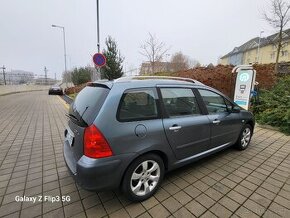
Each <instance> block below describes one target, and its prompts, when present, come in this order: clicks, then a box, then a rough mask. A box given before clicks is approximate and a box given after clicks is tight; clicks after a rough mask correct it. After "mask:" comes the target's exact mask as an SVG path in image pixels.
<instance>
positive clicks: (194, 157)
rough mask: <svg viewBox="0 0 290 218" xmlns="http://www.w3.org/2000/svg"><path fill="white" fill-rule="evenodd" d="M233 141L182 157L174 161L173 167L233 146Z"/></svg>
mask: <svg viewBox="0 0 290 218" xmlns="http://www.w3.org/2000/svg"><path fill="white" fill-rule="evenodd" d="M232 144H233V143H232V142H228V143H225V144H223V145H220V146H218V147H214V148H212V149H209V150H206V151H203V152H201V153H198V154H196V155H193V156H190V157H187V158H184V159H181V160H178V161H176V162H175V163H174V166H173V168H176V167H179V166H180V165H185V164H186V163H189V162H193V161H196V160H199V159H201V158H203V157H205V156H208V155H210V154H213V153H215V152H217V151H219V150H222V149H224V148H226V147H228V146H231V145H232Z"/></svg>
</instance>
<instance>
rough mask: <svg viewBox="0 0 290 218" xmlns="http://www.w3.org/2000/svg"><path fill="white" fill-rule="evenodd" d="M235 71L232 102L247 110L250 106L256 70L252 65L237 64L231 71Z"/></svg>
mask: <svg viewBox="0 0 290 218" xmlns="http://www.w3.org/2000/svg"><path fill="white" fill-rule="evenodd" d="M235 72H237V78H236V85H235V94H234V102H235V103H236V104H237V105H239V106H240V107H242V108H244V109H246V110H248V109H249V106H250V98H251V93H252V92H253V91H254V87H255V80H256V71H255V70H254V68H253V66H252V65H238V66H236V67H235V68H234V69H233V70H232V73H235Z"/></svg>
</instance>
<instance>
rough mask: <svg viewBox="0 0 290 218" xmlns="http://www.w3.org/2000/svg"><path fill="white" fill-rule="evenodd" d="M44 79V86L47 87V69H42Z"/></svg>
mask: <svg viewBox="0 0 290 218" xmlns="http://www.w3.org/2000/svg"><path fill="white" fill-rule="evenodd" d="M44 79H45V85H48V84H47V68H46V67H44Z"/></svg>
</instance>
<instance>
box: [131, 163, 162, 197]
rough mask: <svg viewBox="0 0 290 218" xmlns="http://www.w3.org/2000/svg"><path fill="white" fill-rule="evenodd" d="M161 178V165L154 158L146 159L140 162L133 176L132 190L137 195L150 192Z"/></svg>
mask: <svg viewBox="0 0 290 218" xmlns="http://www.w3.org/2000/svg"><path fill="white" fill-rule="evenodd" d="M159 179H160V166H159V164H158V163H157V162H156V161H154V160H146V161H144V162H142V163H141V164H139V165H138V166H137V167H136V169H135V170H134V171H133V174H132V176H131V182H130V186H131V190H132V192H133V193H134V194H135V195H137V196H144V195H146V194H148V193H150V192H151V191H152V190H154V188H155V187H156V185H157V184H158V181H159Z"/></svg>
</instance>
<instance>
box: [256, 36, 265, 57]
mask: <svg viewBox="0 0 290 218" xmlns="http://www.w3.org/2000/svg"><path fill="white" fill-rule="evenodd" d="M263 32H264V31H261V32H260V37H259V44H258V54H257V62H258V63H260V60H259V59H260V45H261V36H262V33H263Z"/></svg>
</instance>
